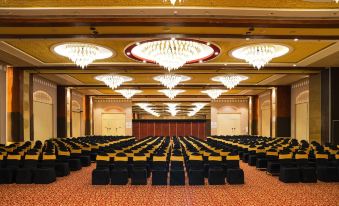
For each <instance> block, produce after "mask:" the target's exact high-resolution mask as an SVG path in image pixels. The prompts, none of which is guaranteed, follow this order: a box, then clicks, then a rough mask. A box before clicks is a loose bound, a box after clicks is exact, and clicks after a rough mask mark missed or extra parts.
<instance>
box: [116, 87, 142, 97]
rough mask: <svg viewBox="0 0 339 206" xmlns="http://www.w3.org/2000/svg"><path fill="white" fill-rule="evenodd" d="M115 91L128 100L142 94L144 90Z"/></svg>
mask: <svg viewBox="0 0 339 206" xmlns="http://www.w3.org/2000/svg"><path fill="white" fill-rule="evenodd" d="M115 91H116V92H118V93H120V94H121V95H122V96H124V97H125V98H126V99H130V98H132V97H133V96H134V95H136V94H140V93H141V92H142V90H136V89H119V90H115Z"/></svg>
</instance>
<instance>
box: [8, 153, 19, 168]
mask: <svg viewBox="0 0 339 206" xmlns="http://www.w3.org/2000/svg"><path fill="white" fill-rule="evenodd" d="M21 158H22V157H21V155H19V154H8V155H7V160H6V166H7V167H15V168H19V167H20V166H21Z"/></svg>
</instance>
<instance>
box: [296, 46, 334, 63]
mask: <svg viewBox="0 0 339 206" xmlns="http://www.w3.org/2000/svg"><path fill="white" fill-rule="evenodd" d="M338 51H339V42H337V43H335V44H333V45H331V46H329V47H327V48H325V49H322V50H320V51H318V52H316V53H315V54H313V55H311V56H309V57H307V58H305V59H303V60H301V61H300V62H299V63H298V66H302V67H307V66H309V65H311V64H313V63H315V62H317V61H319V60H321V59H323V58H326V57H327V56H329V55H331V54H334V53H336V52H338Z"/></svg>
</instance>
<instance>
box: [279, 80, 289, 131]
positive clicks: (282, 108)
mask: <svg viewBox="0 0 339 206" xmlns="http://www.w3.org/2000/svg"><path fill="white" fill-rule="evenodd" d="M276 99H277V102H276V105H277V106H276V137H291V86H279V87H277V91H276Z"/></svg>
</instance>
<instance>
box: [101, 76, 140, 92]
mask: <svg viewBox="0 0 339 206" xmlns="http://www.w3.org/2000/svg"><path fill="white" fill-rule="evenodd" d="M95 79H96V80H98V81H102V82H104V83H105V84H106V85H107V86H108V87H110V88H111V89H116V88H118V87H119V86H120V85H122V84H123V83H124V82H128V81H132V80H133V78H131V77H127V76H122V75H117V74H104V75H99V76H96V77H95Z"/></svg>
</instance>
